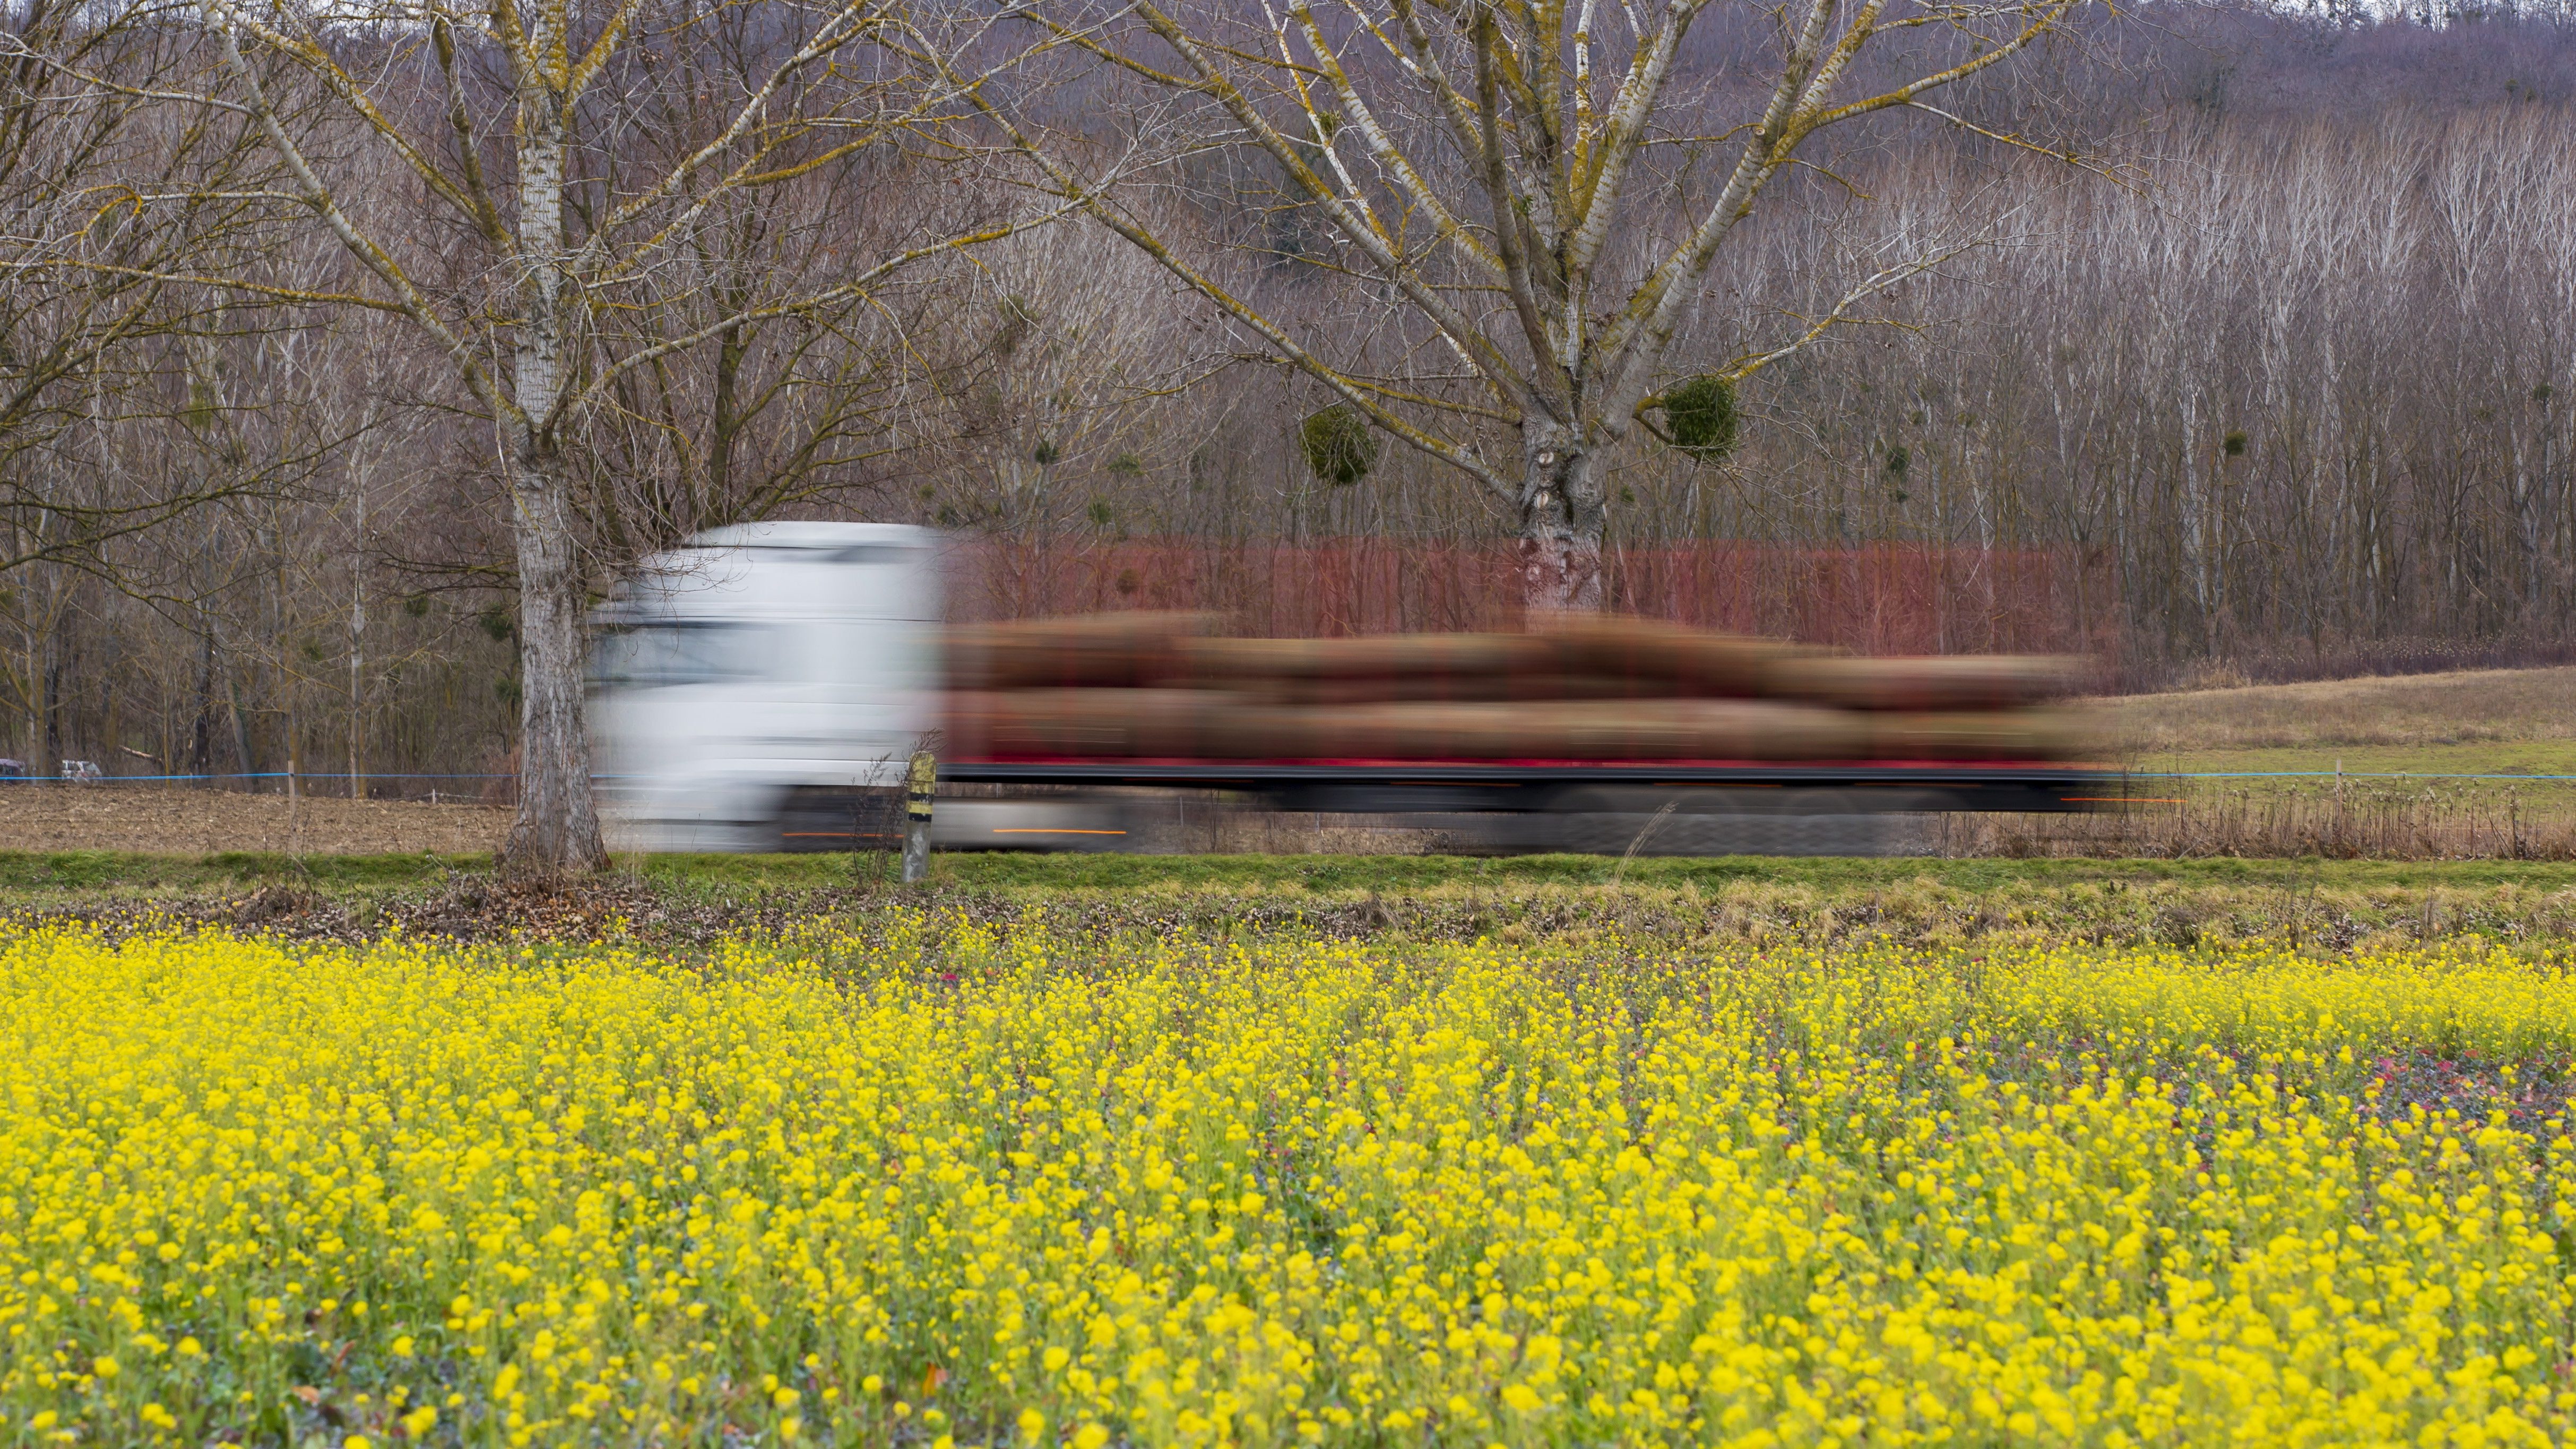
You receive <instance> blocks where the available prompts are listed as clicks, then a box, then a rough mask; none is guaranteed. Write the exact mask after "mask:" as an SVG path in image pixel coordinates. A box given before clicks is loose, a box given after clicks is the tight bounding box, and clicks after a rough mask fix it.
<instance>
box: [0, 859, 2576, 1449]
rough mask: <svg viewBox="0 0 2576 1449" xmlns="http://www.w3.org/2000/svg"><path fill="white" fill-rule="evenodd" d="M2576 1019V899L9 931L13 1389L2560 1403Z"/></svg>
mask: <svg viewBox="0 0 2576 1449" xmlns="http://www.w3.org/2000/svg"><path fill="white" fill-rule="evenodd" d="M2570 1062H2576V978H2571V975H2570V973H2569V971H2568V969H2567V962H2566V960H2565V959H2564V957H2563V956H2562V955H2560V954H2557V953H2556V952H2555V951H2554V949H2551V948H2532V949H2525V950H2522V951H2520V952H2516V951H2508V950H2505V949H2501V948H2498V947H2494V946H2489V945H2470V944H2460V945H2453V946H2442V947H2428V948H2403V949H2389V950H2378V949H2373V950H2369V951H2364V952H2361V953H2358V954H2347V955H2342V956H2322V957H2321V956H2318V955H2315V954H2312V953H2307V952H2301V951H2296V950H2292V949H2289V948H2287V947H2273V946H2264V945H2250V946H2238V947H2231V948H2228V949H2226V950H2224V951H2196V952H2185V951H2181V950H2093V949H2079V948H2072V947H2059V946H2047V945H2028V946H2001V947H1987V948H1981V949H1980V950H1979V951H1978V952H1976V953H1974V954H1969V953H1965V952H1954V951H1948V950H1904V949H1899V948H1896V947H1893V946H1886V945H1863V946H1856V947H1850V948H1845V949H1838V950H1833V951H1808V950H1801V949H1763V948H1753V947H1744V948H1728V949H1727V950H1726V951H1724V952H1722V953H1720V954H1718V955H1716V956H1714V957H1712V956H1710V955H1708V954H1707V953H1705V952H1701V953H1698V954H1688V953H1678V952H1673V951H1668V950H1663V949H1660V948H1656V949H1649V948H1647V947H1644V946H1642V945H1635V944H1631V943H1627V942H1622V941H1618V940H1598V941H1593V942H1590V943H1587V944H1585V945H1583V946H1581V947H1579V948H1577V947H1566V948H1562V949H1550V950H1538V951H1531V950H1515V949H1507V948H1503V947H1498V946H1494V945H1489V944H1478V945H1474V946H1458V947H1433V946H1401V947H1387V946H1359V945H1348V944H1336V943H1329V942H1318V941H1312V940H1304V939H1297V938H1292V937H1284V936H1282V937H1269V938H1262V939H1259V940H1253V939H1245V940H1213V941H1211V940H1198V939H1191V938H1185V937H1178V936H1176V937H1173V938H1169V939H1162V940H1147V941H1117V942H1104V941H1100V940H1096V939H1089V938H1084V937H1079V936H1073V935H1067V934H1061V933H1056V932H1051V931H1049V930H1047V929H1045V928H1041V927H1035V926H1032V927H1028V928H1025V929H1014V930H997V929H991V928H985V927H979V926H976V925H974V924H971V923H969V922H965V921H962V920H951V919H940V918H933V917H928V916H923V915H919V914H909V913H905V912H901V911H891V910H890V911H887V912H885V913H883V914H881V915H879V916H877V917H874V918H872V919H871V920H870V921H868V922H867V923H866V925H865V926H864V927H863V928H861V934H854V935H843V934H837V933H835V932H834V931H833V930H830V929H827V928H823V927H816V928H814V929H812V930H810V931H806V932H803V933H799V934H791V935H789V936H787V937H786V938H783V939H765V940H756V939H749V938H744V939H733V940H724V941H719V942H716V943H714V944H712V945H710V946H708V947H707V948H705V949H704V950H703V951H696V952H691V953H688V954H686V955H684V956H679V957H673V958H667V959H666V958H662V957H657V956H654V955H650V954H647V953H644V952H640V951H638V950H635V949H632V948H628V947H622V946H613V945H611V946H594V947H580V948H573V947H556V946H550V945H538V944H534V943H513V944H511V945H509V946H506V947H495V948H465V947H454V946H447V945H441V944H437V943H433V942H425V941H413V940H401V939H391V940H387V941H385V942H383V943H380V944H378V945H375V946H372V947H367V948H363V949H360V948H348V947H340V946H310V947H299V946H287V945H282V944H278V943H275V942H270V941H265V940H246V939H238V938H233V937H229V936H226V935H223V934H220V933H200V934H185V933H173V934H162V935H142V936H134V937H129V938H127V939H124V940H121V941H111V940H108V939H106V938H103V937H101V936H99V935H95V934H90V933H85V932H82V931H78V930H67V929H41V930H25V929H20V930H13V931H9V932H6V933H0V1183H5V1184H6V1185H7V1186H6V1188H5V1190H0V1416H5V1418H0V1425H24V1426H25V1432H26V1433H27V1434H28V1435H33V1436H47V1439H46V1441H47V1442H54V1440H53V1438H52V1436H55V1435H58V1434H68V1435H71V1436H72V1437H73V1439H74V1440H75V1441H77V1442H95V1443H121V1442H136V1441H140V1440H144V1439H149V1438H151V1437H153V1436H154V1435H164V1436H174V1435H178V1434H181V1433H183V1432H184V1433H185V1434H186V1435H187V1436H189V1437H190V1438H191V1440H192V1441H193V1440H195V1439H199V1438H202V1439H206V1440H214V1441H226V1442H253V1441H256V1442H270V1441H279V1442H283V1441H285V1440H288V1439H294V1440H297V1441H299V1442H301V1441H304V1440H309V1439H312V1438H315V1437H318V1436H322V1435H324V1434H325V1433H326V1430H325V1428H324V1426H325V1425H331V1424H337V1425H340V1426H342V1427H341V1429H340V1430H339V1431H337V1432H347V1431H349V1430H363V1431H364V1432H363V1433H354V1434H351V1435H350V1437H349V1439H348V1440H347V1442H349V1443H364V1442H366V1437H365V1436H366V1435H367V1434H382V1435H385V1436H388V1437H391V1436H393V1435H395V1434H396V1433H397V1432H398V1433H399V1434H400V1435H401V1436H403V1437H406V1438H409V1439H412V1440H422V1439H425V1438H429V1437H431V1436H432V1435H433V1434H435V1435H437V1436H439V1437H441V1438H444V1437H446V1436H449V1435H455V1436H458V1437H459V1438H460V1439H461V1440H462V1441H464V1442H472V1443H485V1442H489V1443H494V1444H508V1445H547V1446H552V1445H591V1444H599V1445H605V1444H610V1443H621V1444H622V1443H632V1442H645V1443H654V1444H668V1445H680V1444H707V1445H715V1444H723V1443H729V1442H747V1441H751V1440H755V1439H758V1438H761V1437H763V1436H772V1437H774V1438H775V1439H777V1440H786V1439H790V1438H798V1437H802V1438H810V1439H813V1440H816V1441H820V1442H827V1443H886V1442H909V1443H920V1442H930V1443H934V1444H935V1443H937V1442H940V1441H946V1440H950V1439H951V1438H952V1436H953V1437H955V1438H963V1439H966V1440H968V1441H969V1442H975V1443H985V1442H989V1441H995V1440H1002V1439H1011V1438H1017V1439H1019V1440H1021V1441H1024V1442H1027V1443H1031V1444H1045V1443H1057V1442H1069V1443H1070V1444H1071V1445H1072V1446H1073V1449H1106V1446H1108V1445H1110V1444H1112V1443H1120V1444H1136V1445H1165V1444H1181V1443H1207V1444H1240V1445H1288V1444H1362V1443H1370V1442H1374V1441H1377V1440H1380V1439H1383V1438H1389V1437H1397V1436H1400V1437H1402V1438H1403V1439H1404V1440H1405V1441H1406V1442H1407V1443H1414V1442H1417V1441H1418V1442H1422V1443H1437V1444H1443V1445H1448V1444H1456V1445H1488V1444H1497V1443H1499V1444H1503V1445H1506V1446H1511V1449H1523V1446H1537V1445H1553V1444H1567V1445H1573V1444H1602V1443H1618V1444H1623V1445H1625V1444H1641V1445H1642V1444H1720V1445H1744V1446H1752V1445H1764V1446H1773V1449H1784V1446H1790V1445H1799V1446H1825V1445H1836V1446H1857V1445H1861V1444H1869V1445H1914V1444H1925V1445H1929V1444H1951V1445H1960V1444H2013V1445H2017V1446H2018V1445H2025V1444H2027V1445H2051V1446H2055V1445H2088V1446H2090V1445H2100V1446H2105V1449H2109V1446H2122V1449H2132V1446H2135V1449H2143V1446H2147V1445H2198V1444H2218V1443H2230V1444H2234V1443H2253V1444H2298V1445H2319V1446H2323V1445H2341V1444H2354V1445H2361V1444H2371V1445H2387V1444H2397V1443H2401V1442H2402V1443H2408V1444H2430V1443H2445V1444H2472V1443H2475V1444H2483V1445H2497V1446H2504V1445H2516V1444H2528V1445H2544V1444H2553V1443H2569V1442H2576V1391H2571V1390H2570V1389H2568V1388H2567V1387H2566V1386H2565V1383H2564V1380H2563V1376H2562V1372H2561V1370H2562V1367H2563V1366H2564V1365H2566V1364H2567V1363H2569V1362H2570V1361H2571V1358H2576V1343H2571V1341H2570V1330H2569V1324H2570V1322H2571V1319H2576V1281H2571V1277H2570V1269H2569V1258H2568V1256H2567V1254H2566V1253H2565V1252H2564V1251H2563V1250H2562V1248H2561V1244H2562V1243H2567V1242H2576V1138H2571V1134H2570V1130H2569V1122H2568V1120H2567V1118H2566V1115H2565V1103H2566V1102H2567V1100H2568V1099H2569V1096H2570V1092H2571V1087H2570V1084H2569V1082H2568V1081H2567V1078H2566V1064H2568V1063H2570ZM344 1300H345V1306H343V1301H344ZM362 1308H363V1311H362ZM433 1401H434V1402H435V1403H436V1404H437V1406H438V1407H432V1403H433ZM916 1420H917V1421H918V1422H917V1423H916V1422H915V1421H916ZM165 1421H166V1422H165ZM1051 1426H1052V1427H1051ZM9 1432H16V1431H9ZM1051 1435H1053V1436H1055V1437H1052V1438H1051V1437H1050V1436H1051Z"/></svg>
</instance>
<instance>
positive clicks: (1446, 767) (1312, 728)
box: [590, 523, 2108, 854]
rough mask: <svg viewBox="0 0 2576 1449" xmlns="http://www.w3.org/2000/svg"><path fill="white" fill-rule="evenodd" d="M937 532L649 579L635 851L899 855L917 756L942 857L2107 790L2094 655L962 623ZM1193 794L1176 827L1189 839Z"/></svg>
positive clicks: (1906, 811)
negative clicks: (2090, 702)
mask: <svg viewBox="0 0 2576 1449" xmlns="http://www.w3.org/2000/svg"><path fill="white" fill-rule="evenodd" d="M945 546H946V545H945V541H944V538H943V536H942V535H940V534H937V533H934V532H931V531H928V530H922V529H913V528H904V527H897V526H892V525H874V524H824V523H779V524H765V525H755V526H749V527H742V528H731V529H722V530H718V531H715V532H712V533H707V534H702V535H700V536H698V537H697V538H695V539H693V540H692V541H691V542H690V543H689V544H688V545H687V546H685V547H683V548H680V549H677V550H674V551H672V552H670V553H667V554H663V555H659V556H657V557H655V558H654V559H652V560H650V561H649V562H648V563H647V565H646V566H645V567H644V568H642V569H640V570H639V571H638V572H637V573H636V575H635V576H634V577H633V578H632V579H631V580H629V581H628V582H627V583H626V584H624V585H623V586H621V588H620V589H619V590H618V591H617V592H616V594H615V595H614V596H613V597H612V598H611V599H610V601H609V602H608V603H607V604H606V605H604V606H603V607H602V608H601V609H600V610H599V611H598V613H597V615H596V618H595V624H596V638H595V644H594V655H593V693H592V697H591V705H590V708H591V726H592V731H593V734H594V738H595V740H596V742H597V745H598V755H599V758H598V768H599V769H600V771H601V776H602V793H603V796H604V798H605V799H606V800H607V802H608V803H609V806H610V808H611V812H612V819H613V821H614V822H615V826H614V828H615V829H616V830H617V831H618V833H619V834H620V836H621V838H622V842H623V843H624V844H626V845H627V846H629V847H631V848H640V849H648V850H850V849H872V848H879V847H882V846H884V845H886V844H889V843H890V842H891V841H892V840H893V838H894V835H895V832H896V829H897V826H898V818H897V815H896V808H897V807H896V801H895V798H894V791H895V789H896V787H897V786H898V785H899V784H900V782H901V779H902V776H903V772H904V769H905V766H906V762H907V760H908V758H909V756H910V755H911V754H912V753H913V751H914V750H916V749H919V748H924V747H928V748H930V749H932V750H933V751H934V752H935V753H936V754H937V755H938V757H939V770H940V778H941V781H942V783H943V787H960V788H959V789H958V791H957V793H956V794H955V795H954V796H943V798H942V799H941V801H940V804H939V807H938V812H937V817H936V821H937V823H936V826H935V840H936V843H937V844H939V845H940V846H941V847H943V848H947V849H961V848H967V849H1077V850H1119V849H1130V850H1133V849H1171V848H1175V845H1176V842H1178V841H1180V840H1183V839H1186V838H1187V837H1186V834H1185V833H1176V832H1174V831H1172V830H1169V829H1164V828H1159V825H1158V822H1163V821H1166V820H1167V819H1168V818H1169V817H1170V816H1171V814H1172V812H1173V809H1174V805H1173V802H1175V801H1180V802H1187V801H1189V800H1193V799H1195V800H1198V801H1200V802H1202V803H1201V805H1200V807H1199V808H1200V810H1201V813H1202V817H1203V818H1204V816H1205V814H1206V812H1207V811H1208V810H1209V809H1210V808H1212V807H1213V806H1214V805H1215V804H1216V803H1217V802H1222V803H1223V804H1224V806H1225V807H1227V808H1233V809H1256V810H1283V811H1300V812H1315V813H1317V814H1319V815H1359V816H1368V817H1374V818H1375V819H1376V821H1377V823H1380V824H1393V825H1399V826H1414V827H1420V828H1424V829H1429V830H1434V831H1438V832H1441V837H1440V838H1442V839H1443V840H1444V841H1445V842H1446V843H1447V844H1448V846H1449V847H1450V848H1454V849H1461V850H1468V851H1481V852H1513V851H1535V850H1576V851H1602V852H1614V853H1615V852H1622V851H1630V850H1636V851H1641V852H1643V853H1650V854H1711V853H1730V852H1749V853H1770V854H1886V853H1897V852H1904V851H1908V850H1919V849H1922V848H1925V841H1926V839H1927V836H1926V833H1925V831H1924V830H1923V828H1922V825H1921V822H1923V821H1925V820H1927V819H1931V818H1934V817H1938V816H1942V815H1946V814H1951V813H1956V812H1981V811H2064V810H2081V809H2085V808H2089V807H2090V806H2091V805H2092V804H2094V803H2095V802H2097V801H2100V800H2102V799H2103V798H2105V797H2106V794H2107V793H2108V792H2107V789H2106V786H2107V784H2108V781H2107V778H2106V777H2105V776H2104V775H2103V774H2102V773H2101V772H2099V771H2098V770H2095V769H2090V768H2087V767H2084V766H2082V765H2079V764H2075V763H2072V762H2073V761H2075V760H2078V759H2080V758H2081V757H2082V756H2083V755H2084V754H2085V753H2087V750H2088V740H2087V735H2086V731H2085V729H2084V727H2083V724H2082V720H2081V718H2080V717H2079V716H2078V715H2076V714H2075V713H2073V712H2071V711H2070V710H2069V709H2068V708H2066V707H2065V706H2064V704H2063V700H2064V699H2065V698H2066V697H2067V696H2068V695H2069V694H2071V693H2072V692H2073V691H2074V689H2075V687H2076V686H2077V684H2078V683H2079V682H2080V678H2081V668H2080V665H2079V663H2078V661H2073V660H2066V659H2051V658H2032V657H2020V656H1983V657H1972V656H1940V657H1923V658H1870V657H1861V656H1854V655H1849V654H1842V653H1837V652H1832V651H1827V650H1821V649H1814V648H1807V647H1802V646H1798V645H1792V644H1786V643H1781V642H1777V641H1773V640H1766V639H1750V638H1742V637H1737V636H1731V635H1724V634H1714V633H1708V632H1704V631H1699V630H1693V629H1686V628H1681V627H1678V626H1675V625H1671V624H1665V623H1660V622H1656V621H1652V620H1644V619H1635V618H1626V617H1619V616H1612V615H1593V614H1585V615H1564V616H1557V617H1546V618H1536V619H1533V621H1532V622H1531V625H1530V627H1529V628H1528V629H1527V630H1526V631H1525V632H1521V633H1510V634H1504V633H1493V634H1411V635H1380V636H1363V637H1349V638H1323V639H1259V638H1241V637H1234V636H1231V635H1229V634H1228V633H1227V632H1226V629H1225V623H1226V621H1225V620H1224V619H1223V618H1221V617H1219V616H1216V615H1211V614H1184V613H1152V612H1141V611H1140V612H1124V613H1108V614H1096V615H1087V616H1081V617H1075V618H1060V619H1041V620H1030V621H1021V622H1010V623H988V624H969V625H961V626H949V625H946V624H944V623H943V621H942V617H943V609H942V588H941V580H942V574H943V568H942V555H943V550H944V548H945ZM1187 808H1188V807H1187V805H1186V803H1184V804H1182V805H1181V806H1180V807H1179V809H1180V810H1181V811H1182V813H1183V814H1184V815H1185V814H1186V811H1187Z"/></svg>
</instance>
